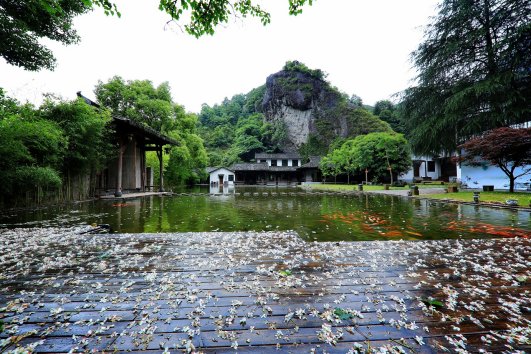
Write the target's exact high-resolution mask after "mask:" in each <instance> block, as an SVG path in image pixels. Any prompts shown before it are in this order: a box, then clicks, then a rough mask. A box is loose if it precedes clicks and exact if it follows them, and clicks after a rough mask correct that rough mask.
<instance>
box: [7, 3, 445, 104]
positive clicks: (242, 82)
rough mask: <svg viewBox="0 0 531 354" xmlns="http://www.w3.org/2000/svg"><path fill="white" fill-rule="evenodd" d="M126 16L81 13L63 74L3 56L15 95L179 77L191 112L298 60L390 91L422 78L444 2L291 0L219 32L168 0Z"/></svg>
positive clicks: (126, 10)
mask: <svg viewBox="0 0 531 354" xmlns="http://www.w3.org/2000/svg"><path fill="white" fill-rule="evenodd" d="M116 3H117V4H118V7H119V10H120V11H121V13H122V17H121V18H117V17H107V16H105V15H104V14H103V12H102V11H101V10H96V11H95V12H92V13H89V14H86V15H84V16H81V17H78V18H76V20H75V22H74V23H75V28H77V30H78V32H79V34H80V35H81V42H80V43H79V44H77V45H71V46H62V45H59V44H57V43H53V42H49V41H48V42H46V43H49V44H50V48H52V50H53V52H54V53H55V55H56V57H57V67H56V69H55V71H41V72H37V73H34V72H28V71H24V70H22V69H20V68H17V67H14V66H10V65H8V64H7V63H6V62H5V61H4V60H3V59H0V78H1V79H0V86H1V87H4V88H5V89H6V90H7V91H8V94H9V95H10V96H12V97H15V98H17V99H19V100H20V101H22V102H24V101H26V100H28V101H30V102H32V103H35V104H39V103H40V102H41V101H42V94H43V93H46V92H51V93H55V94H58V95H60V96H62V97H64V98H66V99H73V98H74V97H75V94H76V92H77V91H79V90H81V91H82V92H83V93H84V94H85V95H86V96H89V97H91V98H92V97H94V94H93V90H94V86H95V85H96V84H97V82H98V80H102V81H104V82H105V81H107V80H108V79H109V78H111V77H112V76H114V75H120V76H122V77H123V78H124V79H126V80H133V79H148V80H151V81H152V82H153V83H154V84H155V85H158V84H160V83H161V82H163V81H169V83H170V85H171V88H172V94H173V98H174V100H175V101H176V102H178V103H180V104H182V105H184V106H185V107H186V109H187V110H188V111H191V112H199V110H200V109H201V104H203V103H207V104H209V105H213V104H215V103H219V102H221V101H222V100H223V98H225V97H229V98H230V97H232V96H233V95H235V94H238V93H246V92H248V91H249V90H251V89H252V88H254V87H257V86H259V85H262V84H264V83H265V80H266V78H267V76H268V75H269V74H272V73H274V72H277V71H279V70H280V69H281V68H282V66H283V65H284V63H285V62H286V61H288V60H299V61H301V62H303V63H305V64H306V65H308V66H309V67H310V68H313V69H316V68H319V69H322V70H323V71H325V72H327V73H328V80H329V81H330V82H331V83H332V85H334V86H336V87H338V88H339V89H340V90H341V91H343V92H346V93H347V94H349V95H351V94H357V95H358V96H360V97H361V98H362V99H363V101H364V103H366V104H374V103H375V102H376V101H378V100H380V99H386V98H390V97H391V95H393V94H394V93H397V92H399V91H401V90H403V89H405V88H406V87H407V86H409V85H410V84H411V83H412V79H413V77H414V76H415V72H414V70H413V69H412V64H411V62H410V53H411V52H412V51H413V50H415V49H416V48H417V46H418V44H419V42H420V41H421V39H422V37H423V33H424V29H425V26H426V25H427V23H428V22H429V18H430V16H434V15H435V14H436V4H437V1H436V0H333V1H332V0H317V1H314V5H313V6H311V7H308V6H307V7H305V9H304V12H303V14H301V15H299V16H296V17H294V16H289V15H288V1H287V0H268V1H263V4H264V5H263V7H264V8H265V9H267V10H269V11H270V12H271V18H272V21H271V24H269V25H268V26H265V27H264V26H262V25H261V24H260V22H259V21H258V19H254V18H248V19H243V20H238V19H233V20H231V22H230V23H229V24H228V25H227V26H224V27H223V28H220V29H218V31H217V32H216V34H215V35H214V36H205V37H202V38H199V39H196V38H194V37H191V36H189V35H187V34H185V33H183V32H181V31H180V30H179V28H178V27H176V26H170V27H169V28H168V26H165V24H166V21H167V20H168V18H167V16H165V15H164V14H163V13H162V12H160V11H158V10H157V3H158V1H155V0H153V1H148V0H118V1H116Z"/></svg>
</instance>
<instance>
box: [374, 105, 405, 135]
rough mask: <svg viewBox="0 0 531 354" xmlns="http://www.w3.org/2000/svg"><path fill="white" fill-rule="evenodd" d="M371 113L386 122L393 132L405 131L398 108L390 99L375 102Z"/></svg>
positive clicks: (402, 132)
mask: <svg viewBox="0 0 531 354" xmlns="http://www.w3.org/2000/svg"><path fill="white" fill-rule="evenodd" d="M373 114H374V115H375V116H377V117H378V118H380V119H381V120H383V121H384V122H387V123H388V124H389V126H390V127H391V129H393V130H394V131H395V132H397V133H401V134H404V133H405V127H404V123H403V122H402V119H401V117H400V110H399V109H398V108H397V107H396V106H395V105H394V104H393V103H392V102H391V101H389V100H382V101H378V102H376V104H375V105H374V110H373Z"/></svg>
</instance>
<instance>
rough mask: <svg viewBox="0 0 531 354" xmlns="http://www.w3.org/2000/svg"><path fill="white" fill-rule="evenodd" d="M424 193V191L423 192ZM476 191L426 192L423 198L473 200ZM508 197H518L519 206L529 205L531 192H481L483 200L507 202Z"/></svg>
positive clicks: (481, 199) (480, 195) (480, 197)
mask: <svg viewBox="0 0 531 354" xmlns="http://www.w3.org/2000/svg"><path fill="white" fill-rule="evenodd" d="M421 194H422V193H421ZM473 195H474V193H473V192H472V191H460V192H457V193H441V194H425V195H422V197H423V198H433V199H453V200H461V201H465V202H472V201H473V200H474V199H473ZM507 199H516V200H518V205H519V206H529V202H530V201H531V193H524V192H515V193H509V192H480V193H479V200H480V201H481V202H497V203H503V204H505V201H506V200H507Z"/></svg>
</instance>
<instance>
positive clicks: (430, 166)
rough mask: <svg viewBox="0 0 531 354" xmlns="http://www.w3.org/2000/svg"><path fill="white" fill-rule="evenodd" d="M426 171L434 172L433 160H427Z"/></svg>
mask: <svg viewBox="0 0 531 354" xmlns="http://www.w3.org/2000/svg"><path fill="white" fill-rule="evenodd" d="M428 172H435V161H428Z"/></svg>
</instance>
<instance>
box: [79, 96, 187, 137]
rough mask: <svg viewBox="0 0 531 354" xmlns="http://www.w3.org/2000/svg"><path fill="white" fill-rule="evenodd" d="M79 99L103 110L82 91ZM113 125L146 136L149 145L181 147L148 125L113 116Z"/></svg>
mask: <svg viewBox="0 0 531 354" xmlns="http://www.w3.org/2000/svg"><path fill="white" fill-rule="evenodd" d="M77 97H80V98H82V99H83V100H84V101H85V103H87V104H88V105H91V106H93V107H96V108H98V109H99V108H101V106H100V105H99V104H98V103H96V102H94V101H92V100H91V99H90V98H88V97H85V96H83V94H82V93H81V91H78V92H77ZM112 120H113V123H114V124H115V125H116V126H119V127H121V128H122V129H124V130H128V131H130V132H133V133H136V134H139V135H142V136H144V137H145V138H146V139H148V144H157V145H167V144H169V145H180V144H179V143H178V142H177V141H176V140H173V139H172V138H170V137H168V136H166V135H164V134H161V133H159V132H158V131H156V130H155V129H153V128H151V127H148V126H147V125H144V124H140V123H137V122H135V121H132V120H131V119H129V118H125V117H120V116H113V117H112Z"/></svg>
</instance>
